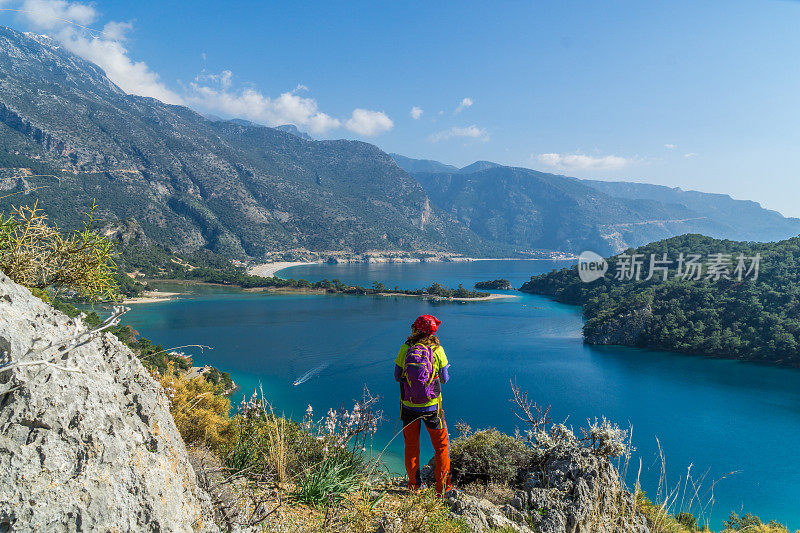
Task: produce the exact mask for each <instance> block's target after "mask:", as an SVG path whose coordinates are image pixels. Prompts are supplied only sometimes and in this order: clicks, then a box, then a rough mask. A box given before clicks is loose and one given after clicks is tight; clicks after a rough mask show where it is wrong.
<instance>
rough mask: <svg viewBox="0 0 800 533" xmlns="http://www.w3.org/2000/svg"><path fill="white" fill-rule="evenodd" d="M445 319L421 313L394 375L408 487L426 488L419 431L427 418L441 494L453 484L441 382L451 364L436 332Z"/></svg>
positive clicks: (444, 378) (443, 380)
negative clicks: (422, 470) (420, 454)
mask: <svg viewBox="0 0 800 533" xmlns="http://www.w3.org/2000/svg"><path fill="white" fill-rule="evenodd" d="M441 323H442V321H441V320H439V319H438V318H436V317H435V316H432V315H422V316H420V317H418V318H417V319H416V320H415V321H414V324H413V325H412V326H411V335H410V336H409V337H408V338H407V339H406V342H405V343H403V345H402V346H400V353H398V354H397V359H395V367H394V379H395V381H398V382H399V383H400V394H401V396H400V403H401V407H400V419H401V420H402V422H403V439H404V440H405V446H406V451H405V461H406V472H407V473H408V488H409V489H420V488H424V485H423V483H422V479H420V463H419V432H420V425H421V422H425V427H426V428H427V430H428V433H429V434H430V436H431V443H432V444H433V449H434V450H435V460H436V469H435V470H434V474H435V477H436V494H438V495H439V496H441V495H442V494H444V493H445V492H447V491H448V490H450V489H451V488H452V486H451V485H450V441H449V438H448V436H447V424H445V421H444V411H443V410H442V386H441V384H442V383H447V380H448V379H449V376H448V369H449V368H450V365H449V364H448V362H447V356H446V355H445V353H444V348H442V346H441V345H440V344H439V339H438V338H437V337H436V335H435V333H436V330H437V329H439V325H440V324H441Z"/></svg>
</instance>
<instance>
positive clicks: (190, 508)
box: [0, 272, 216, 531]
mask: <svg viewBox="0 0 800 533" xmlns="http://www.w3.org/2000/svg"><path fill="white" fill-rule="evenodd" d="M0 472H2V475H1V476H0V531H7V530H12V531H213V530H215V529H216V528H215V525H214V523H213V521H212V519H211V518H210V517H211V516H212V509H211V504H210V500H209V497H208V495H207V494H206V493H205V492H203V491H202V490H200V489H199V488H198V486H197V481H196V478H195V473H194V471H193V470H192V467H191V465H190V463H189V460H188V458H187V454H186V448H185V446H184V444H183V441H182V440H181V437H180V435H179V434H178V431H177V429H176V428H175V424H174V422H173V420H172V416H171V415H170V412H169V402H168V399H167V397H166V395H165V392H164V390H163V389H162V388H161V387H160V386H159V385H158V384H157V383H155V382H154V381H153V379H152V378H151V376H150V375H149V373H148V372H147V371H146V370H145V369H144V368H143V367H142V365H141V363H140V362H139V360H138V359H137V358H136V357H135V356H134V354H133V353H132V352H131V351H130V350H129V349H128V348H127V347H126V346H124V345H122V344H121V343H120V342H119V341H118V340H117V339H116V338H115V337H114V336H112V335H110V334H104V333H92V332H90V331H89V330H88V328H87V327H86V326H85V325H84V324H83V323H82V321H81V320H80V319H79V318H78V319H70V318H68V317H67V316H66V315H64V314H62V313H60V312H58V311H56V310H54V309H53V308H52V307H51V306H49V305H48V304H46V303H44V302H42V301H41V300H39V299H38V298H36V297H34V296H33V295H31V293H30V292H29V291H28V290H27V289H25V288H23V287H21V286H19V285H17V284H15V283H13V282H12V281H10V280H9V278H8V277H7V276H5V275H4V274H3V273H2V272H0Z"/></svg>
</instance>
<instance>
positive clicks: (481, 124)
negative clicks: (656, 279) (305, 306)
mask: <svg viewBox="0 0 800 533" xmlns="http://www.w3.org/2000/svg"><path fill="white" fill-rule="evenodd" d="M0 6H2V7H3V8H5V9H22V10H24V11H25V13H18V12H12V11H6V12H3V13H0V17H1V18H2V23H5V24H8V25H10V26H12V27H15V28H18V29H26V30H27V29H30V30H34V31H39V32H43V33H48V34H50V35H54V36H56V37H57V38H59V39H61V40H62V41H63V42H64V43H65V44H66V45H67V46H68V47H69V48H71V49H73V50H74V51H76V52H77V53H80V54H81V55H84V56H85V57H88V58H90V59H92V60H94V61H96V62H97V63H98V64H100V65H101V66H103V67H104V68H106V70H107V71H108V72H109V75H110V77H111V78H112V79H113V80H114V81H116V82H117V83H119V84H120V85H121V86H122V87H123V88H125V89H126V90H128V91H129V92H136V93H139V94H147V95H152V96H156V97H159V98H162V99H165V100H168V101H174V102H180V103H185V104H188V105H190V106H191V107H194V108H196V109H199V110H202V111H204V112H209V113H214V114H217V115H220V116H225V117H228V116H242V117H245V118H250V119H252V120H255V121H257V122H262V123H266V124H268V125H277V123H278V122H280V123H283V122H290V121H291V122H295V123H298V125H299V126H300V127H301V129H305V130H310V131H311V133H312V134H313V135H315V136H316V137H317V138H342V137H344V138H356V139H363V140H366V141H369V142H373V143H375V144H377V145H378V146H380V147H381V148H383V149H384V150H386V151H390V152H398V153H401V154H404V155H407V156H410V157H420V158H430V159H437V160H440V161H443V162H446V163H451V164H455V165H459V166H463V165H466V164H468V163H471V162H472V161H474V160H477V159H487V160H491V161H496V162H499V163H505V164H512V165H519V166H526V167H530V168H535V169H537V170H543V171H549V172H556V173H562V174H567V175H573V176H578V177H590V178H597V179H613V180H620V179H624V180H632V181H643V182H649V183H659V184H664V185H670V186H680V187H682V188H686V189H696V190H702V191H708V192H724V193H729V194H731V195H732V196H734V197H736V198H741V199H751V200H756V201H759V202H761V203H762V205H764V206H765V207H769V208H772V209H776V210H779V211H781V212H782V213H784V214H786V215H790V216H800V204H799V203H798V202H797V200H796V199H797V198H798V197H800V179H798V178H800V150H799V149H798V146H800V90H799V89H800V32H798V31H797V28H798V27H800V3H795V2H788V1H766V0H765V1H759V2H756V1H732V0H726V1H719V2H712V1H703V2H698V1H685V2H681V1H671V2H657V1H646V2H645V1H642V2H634V1H630V0H629V1H619V2H618V1H610V0H609V1H594V2H577V1H569V0H565V1H553V2H491V3H488V2H487V3H478V2H464V1H461V2H392V3H389V2H363V3H361V2H348V3H344V2H341V3H340V2H258V3H257V2H252V3H251V2H212V1H203V0H196V1H194V2H191V3H189V2H166V1H160V2H146V1H140V2H130V1H125V2H122V1H109V0H98V1H97V2H94V3H91V4H84V3H80V2H68V1H64V0H17V1H15V0H5V1H3V2H0ZM60 18H68V19H70V20H73V21H75V22H77V23H79V24H82V25H85V26H88V27H91V28H96V29H105V33H102V34H96V39H94V40H92V39H90V38H89V37H88V36H87V35H86V34H85V32H84V31H83V30H81V29H79V28H76V27H75V26H68V25H65V24H64V23H63V22H61V21H60V20H59V19H60ZM415 107H416V108H418V109H419V110H421V114H420V112H416V113H415V116H416V118H414V116H412V108H415Z"/></svg>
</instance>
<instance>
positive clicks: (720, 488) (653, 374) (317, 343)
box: [126, 261, 800, 529]
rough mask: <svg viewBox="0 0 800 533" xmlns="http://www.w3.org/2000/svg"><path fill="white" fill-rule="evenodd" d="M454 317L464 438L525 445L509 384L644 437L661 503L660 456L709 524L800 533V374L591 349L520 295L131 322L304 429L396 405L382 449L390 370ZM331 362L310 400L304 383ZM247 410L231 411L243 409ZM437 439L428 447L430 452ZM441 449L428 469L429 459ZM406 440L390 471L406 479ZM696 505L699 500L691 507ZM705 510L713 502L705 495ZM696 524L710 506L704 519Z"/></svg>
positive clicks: (144, 311) (207, 296) (195, 310)
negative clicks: (421, 328)
mask: <svg viewBox="0 0 800 533" xmlns="http://www.w3.org/2000/svg"><path fill="white" fill-rule="evenodd" d="M559 266H563V263H555V262H550V261H480V262H469V263H423V264H374V265H368V264H354V265H311V266H303V267H294V268H291V269H287V270H285V271H282V272H281V276H282V277H296V278H306V279H310V280H318V279H323V278H328V279H335V278H338V279H340V280H342V281H346V282H349V283H358V284H361V285H365V286H366V285H369V284H371V283H372V282H373V281H381V282H383V283H385V284H386V285H387V286H394V285H398V286H400V287H405V288H417V287H421V286H423V285H427V284H430V283H431V282H433V281H437V282H440V283H443V284H445V285H450V286H455V285H457V284H458V283H464V285H465V286H467V287H469V286H471V285H472V284H473V283H474V282H475V281H479V280H485V279H494V278H497V277H505V278H508V279H510V280H511V281H512V282H513V283H514V285H515V286H519V285H520V284H521V283H522V282H523V281H525V280H526V279H528V278H529V277H530V276H531V275H532V274H535V273H540V272H546V271H549V270H550V269H552V268H554V267H559ZM423 313H432V314H435V315H436V316H438V317H439V318H441V319H442V321H443V324H442V327H441V329H440V338H441V340H442V343H443V345H444V347H445V349H446V350H447V354H448V357H449V359H450V362H451V364H452V369H451V372H450V375H451V381H450V383H448V384H447V385H445V386H444V405H445V410H446V416H447V420H448V423H449V425H450V427H451V431H453V430H454V428H455V423H456V422H457V421H462V420H463V421H465V422H467V423H469V424H470V425H471V426H472V427H473V428H483V427H488V426H494V427H498V428H500V429H502V430H505V431H514V429H515V428H516V427H517V422H518V421H517V420H516V419H515V418H514V416H513V415H512V413H511V411H510V407H511V405H510V403H509V402H508V398H509V396H510V389H509V380H510V379H516V380H517V382H518V383H519V384H520V385H521V386H522V387H523V388H525V389H527V390H528V391H529V392H530V394H531V396H532V397H533V398H534V399H535V400H536V401H537V402H539V403H540V404H550V405H552V415H553V418H554V419H555V420H565V419H566V420H567V423H568V424H572V425H574V426H576V427H577V426H580V425H581V424H583V423H585V420H586V419H587V418H593V417H596V416H597V417H599V416H606V417H608V418H609V419H611V420H613V421H615V422H617V423H619V424H620V425H623V426H628V425H629V424H630V425H631V426H632V428H633V443H634V445H635V446H636V452H635V453H634V457H633V459H632V461H631V464H630V467H629V475H628V477H629V478H630V480H631V481H633V480H635V478H636V475H637V471H638V470H639V461H640V460H641V483H642V485H643V488H644V489H645V490H646V491H648V493H650V494H651V495H655V493H656V491H657V487H658V481H659V473H660V469H661V460H660V457H659V453H658V445H657V441H656V438H658V439H659V441H660V443H661V448H662V450H663V453H664V457H665V460H666V466H667V480H666V481H667V484H668V485H669V486H672V487H674V486H675V485H676V484H678V483H679V479H680V477H681V476H682V475H685V473H686V471H687V469H688V468H689V467H690V465H691V471H692V474H693V477H694V478H695V479H699V478H700V477H702V476H703V475H704V474H705V481H704V483H703V488H702V490H701V491H700V492H701V494H702V493H703V492H704V491H705V490H706V489H708V488H709V487H710V486H711V484H712V483H713V481H714V480H716V479H718V478H720V477H723V476H725V475H726V474H728V473H729V472H733V471H735V473H734V474H731V475H728V476H727V477H726V478H725V479H723V480H721V481H719V482H718V483H717V484H716V485H715V486H714V490H713V492H714V505H713V509H707V511H706V513H707V516H709V517H710V521H711V526H712V527H713V528H720V526H721V522H722V520H723V519H724V518H725V517H727V515H728V513H729V512H730V511H732V510H735V511H737V512H739V513H740V514H742V513H744V512H753V513H756V514H759V515H760V516H761V517H762V518H766V519H776V520H779V521H781V522H783V523H785V524H787V525H788V526H789V527H790V528H791V529H796V528H800V461H798V452H797V441H798V437H799V436H800V371H797V370H794V369H785V368H776V367H769V366H760V365H756V364H749V363H741V362H736V361H728V360H718V359H708V358H704V357H699V356H686V355H680V354H671V353H662V352H652V351H645V350H638V349H631V348H623V347H592V346H588V345H585V344H584V343H583V342H582V339H581V326H582V319H581V313H580V309H579V308H576V307H571V306H566V305H562V304H558V303H555V302H552V301H550V300H548V299H546V298H542V297H538V296H532V295H520V296H518V297H517V298H514V299H505V300H495V301H488V302H471V303H464V304H458V303H449V302H430V301H422V300H419V299H416V298H407V297H379V296H343V295H318V294H264V293H245V292H241V291H234V290H229V289H224V288H220V287H202V288H199V289H197V290H196V291H194V292H193V294H191V295H188V296H187V297H184V298H180V299H177V300H174V301H170V302H165V303H154V304H140V305H136V306H134V307H133V309H132V311H131V312H130V313H129V314H128V315H127V316H126V320H127V322H128V323H130V324H131V325H132V326H134V327H135V328H136V329H138V330H139V331H140V332H141V333H142V334H143V335H145V336H147V337H149V338H151V339H152V340H154V341H155V342H159V343H161V344H162V345H163V346H165V347H170V346H180V345H185V344H206V345H210V346H212V347H213V348H214V349H213V350H211V351H205V352H204V353H199V352H197V353H196V354H194V355H195V361H196V362H197V363H201V364H206V363H207V364H212V365H215V366H217V367H219V368H222V369H225V370H227V371H229V372H230V373H231V374H232V376H233V378H234V379H235V380H236V382H237V383H239V384H240V385H241V387H242V389H243V390H244V391H245V392H247V393H248V394H249V392H250V391H252V390H253V389H254V388H255V387H256V386H257V385H258V384H259V383H260V384H262V385H263V388H264V391H265V393H266V394H267V395H268V396H269V400H270V401H271V402H272V403H273V404H274V406H275V408H276V409H277V410H278V411H281V412H284V413H285V414H287V415H290V416H293V417H296V418H298V419H299V418H302V416H303V414H304V412H305V410H306V406H307V405H308V404H311V405H312V406H313V407H314V410H315V412H316V413H317V415H321V414H323V413H324V412H325V411H327V409H328V408H330V407H336V406H338V405H340V404H341V403H342V402H344V403H345V405H347V404H352V401H353V399H355V398H357V397H359V396H360V394H361V389H362V387H363V386H364V385H367V386H368V387H369V388H370V390H371V391H372V392H373V393H375V394H380V395H381V396H382V397H383V400H382V408H383V409H384V410H385V416H386V419H387V420H386V422H385V423H384V424H383V425H382V427H381V429H380V431H379V433H378V434H377V435H376V440H375V448H376V449H382V448H383V447H384V446H385V445H386V443H387V442H389V441H390V439H391V438H392V436H393V435H394V434H395V432H396V431H397V430H398V429H399V426H398V424H397V423H396V420H397V415H398V413H399V405H398V402H397V385H396V384H395V383H394V381H393V375H392V365H393V362H392V361H393V359H394V357H395V355H396V353H397V349H398V348H399V346H400V344H401V343H402V342H403V340H404V339H405V337H406V335H407V334H408V332H409V327H410V324H411V322H412V321H413V319H414V318H415V317H416V316H417V315H419V314H423ZM323 364H327V365H328V366H327V367H325V368H324V369H323V370H322V371H320V372H319V373H318V374H316V375H314V376H312V377H311V378H310V379H309V380H308V381H306V382H305V383H303V384H302V385H300V386H292V382H293V381H294V380H295V379H297V378H298V377H299V376H301V375H303V374H304V373H306V372H308V371H309V370H311V369H313V368H315V367H317V366H319V365H323ZM240 398H241V397H240V396H237V398H234V399H235V400H237V399H240ZM424 441H425V439H423V442H424ZM432 453H433V452H432V449H431V448H430V444H429V443H428V444H427V445H426V446H423V455H424V457H425V458H427V457H429V456H431V455H432ZM401 455H402V438H398V439H395V440H394V441H392V442H391V443H390V444H389V445H388V448H387V452H386V454H385V455H384V458H385V460H386V462H387V464H388V465H389V466H390V467H391V468H392V469H393V470H395V471H400V469H401V468H402V467H401V459H400V457H401ZM688 498H689V496H688V495H687V498H686V499H687V500H688ZM706 499H707V497H706ZM693 510H694V511H695V512H697V510H698V509H697V508H696V507H695V508H694V509H693Z"/></svg>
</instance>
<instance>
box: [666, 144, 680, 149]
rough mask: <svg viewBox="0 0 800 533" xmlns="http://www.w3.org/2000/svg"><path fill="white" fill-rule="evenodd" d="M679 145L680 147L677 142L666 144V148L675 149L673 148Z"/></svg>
mask: <svg viewBox="0 0 800 533" xmlns="http://www.w3.org/2000/svg"><path fill="white" fill-rule="evenodd" d="M677 147H678V145H677V144H665V145H664V148H666V149H667V150H673V149H675V148H677Z"/></svg>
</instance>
